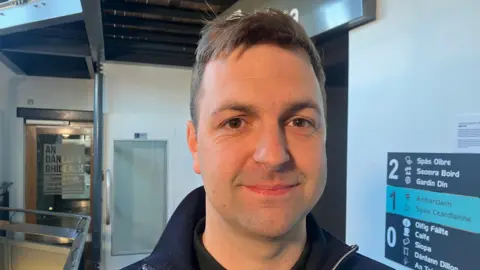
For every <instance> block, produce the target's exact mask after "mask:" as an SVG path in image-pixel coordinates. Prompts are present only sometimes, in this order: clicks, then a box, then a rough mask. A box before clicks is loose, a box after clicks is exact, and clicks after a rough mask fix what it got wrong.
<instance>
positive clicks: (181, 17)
mask: <svg viewBox="0 0 480 270" xmlns="http://www.w3.org/2000/svg"><path fill="white" fill-rule="evenodd" d="M103 9H104V12H106V13H108V14H113V15H119V16H127V17H138V18H151V19H157V20H166V21H173V22H185V23H196V24H202V23H203V22H204V21H205V20H207V19H210V18H212V17H213V15H212V14H208V13H205V12H202V11H192V10H183V9H176V8H167V7H160V6H154V5H146V4H135V3H108V2H107V3H104V4H103Z"/></svg>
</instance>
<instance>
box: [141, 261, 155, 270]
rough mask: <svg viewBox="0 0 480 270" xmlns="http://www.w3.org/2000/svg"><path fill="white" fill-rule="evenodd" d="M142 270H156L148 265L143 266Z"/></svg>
mask: <svg viewBox="0 0 480 270" xmlns="http://www.w3.org/2000/svg"><path fill="white" fill-rule="evenodd" d="M142 270H155V268H153V266H150V265H148V264H146V263H144V264H142Z"/></svg>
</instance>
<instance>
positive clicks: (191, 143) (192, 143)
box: [187, 121, 201, 174]
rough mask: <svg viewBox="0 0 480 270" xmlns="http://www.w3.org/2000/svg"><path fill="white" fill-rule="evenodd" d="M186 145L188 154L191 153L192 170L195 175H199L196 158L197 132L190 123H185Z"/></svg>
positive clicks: (198, 165)
mask: <svg viewBox="0 0 480 270" xmlns="http://www.w3.org/2000/svg"><path fill="white" fill-rule="evenodd" d="M187 144H188V149H189V150H190V153H192V158H193V170H194V171H195V173H197V174H200V173H201V172H200V161H199V158H198V142H197V132H196V130H195V126H194V125H193V122H192V121H188V122H187Z"/></svg>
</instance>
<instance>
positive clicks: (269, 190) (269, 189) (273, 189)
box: [245, 184, 298, 196]
mask: <svg viewBox="0 0 480 270" xmlns="http://www.w3.org/2000/svg"><path fill="white" fill-rule="evenodd" d="M296 186H298V184H289V185H285V184H280V185H250V186H245V188H247V189H248V190H250V191H252V192H255V193H257V194H261V195H270V196H278V195H283V194H286V193H288V192H290V191H291V190H292V189H294V188H295V187H296Z"/></svg>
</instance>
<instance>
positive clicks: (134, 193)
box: [112, 141, 167, 255]
mask: <svg viewBox="0 0 480 270" xmlns="http://www.w3.org/2000/svg"><path fill="white" fill-rule="evenodd" d="M166 146H167V145H166V142H162V141H115V142H114V166H113V181H112V191H113V194H112V195H113V211H112V212H113V213H112V218H113V219H112V255H128V254H146V253H150V252H151V251H152V250H153V248H154V247H155V244H156V243H157V241H158V239H159V238H160V235H161V233H162V231H163V229H164V227H165V224H166V201H167V200H166V180H167V170H166V168H167V167H166V160H167V159H166Z"/></svg>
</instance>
